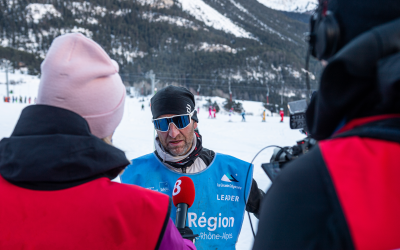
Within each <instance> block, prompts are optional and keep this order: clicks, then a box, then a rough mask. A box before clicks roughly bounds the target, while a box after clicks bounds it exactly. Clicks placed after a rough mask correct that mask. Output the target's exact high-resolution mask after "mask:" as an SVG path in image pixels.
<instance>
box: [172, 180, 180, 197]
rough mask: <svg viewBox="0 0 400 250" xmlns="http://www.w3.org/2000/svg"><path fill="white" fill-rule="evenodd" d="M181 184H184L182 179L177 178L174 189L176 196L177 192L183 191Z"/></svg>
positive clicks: (173, 194)
mask: <svg viewBox="0 0 400 250" xmlns="http://www.w3.org/2000/svg"><path fill="white" fill-rule="evenodd" d="M181 184H182V181H181V180H177V181H176V182H175V186H174V190H173V192H172V196H175V195H177V194H179V193H180V192H181Z"/></svg>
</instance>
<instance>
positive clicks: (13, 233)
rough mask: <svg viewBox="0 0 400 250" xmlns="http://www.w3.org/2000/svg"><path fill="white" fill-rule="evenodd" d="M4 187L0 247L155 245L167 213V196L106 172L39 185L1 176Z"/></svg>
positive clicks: (1, 187) (153, 246) (106, 247)
mask: <svg viewBox="0 0 400 250" xmlns="http://www.w3.org/2000/svg"><path fill="white" fill-rule="evenodd" d="M0 190H1V192H0V200H1V203H2V204H7V206H3V205H2V206H0V225H1V226H0V249H85V250H87V249H155V247H156V244H157V242H158V240H159V236H160V234H161V230H162V229H163V225H164V223H165V221H166V219H168V214H167V213H168V207H169V206H168V205H169V198H168V196H166V195H163V194H160V193H157V192H153V191H150V190H146V189H144V188H140V187H137V186H133V185H124V184H119V183H114V182H111V181H110V180H109V179H108V178H100V179H96V180H93V181H90V182H88V183H85V184H82V185H79V186H75V187H72V188H68V189H63V190H57V191H36V190H30V189H24V188H20V187H18V186H15V185H13V184H10V183H8V182H7V181H6V180H4V179H3V178H2V177H0ZM149 232H150V233H149Z"/></svg>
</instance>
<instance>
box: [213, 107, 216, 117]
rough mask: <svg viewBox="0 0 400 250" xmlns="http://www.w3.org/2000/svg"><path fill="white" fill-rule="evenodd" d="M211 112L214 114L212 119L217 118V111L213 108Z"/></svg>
mask: <svg viewBox="0 0 400 250" xmlns="http://www.w3.org/2000/svg"><path fill="white" fill-rule="evenodd" d="M213 112H214V119H215V118H217V109H216V108H215V107H214V109H213Z"/></svg>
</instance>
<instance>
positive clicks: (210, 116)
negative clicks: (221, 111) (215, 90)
mask: <svg viewBox="0 0 400 250" xmlns="http://www.w3.org/2000/svg"><path fill="white" fill-rule="evenodd" d="M212 117H213V116H212V107H211V106H210V107H209V108H208V118H212Z"/></svg>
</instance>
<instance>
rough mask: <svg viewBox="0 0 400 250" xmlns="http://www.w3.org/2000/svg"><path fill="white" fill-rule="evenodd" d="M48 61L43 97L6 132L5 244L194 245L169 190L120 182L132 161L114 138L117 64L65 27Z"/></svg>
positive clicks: (165, 249) (112, 249) (120, 95)
mask: <svg viewBox="0 0 400 250" xmlns="http://www.w3.org/2000/svg"><path fill="white" fill-rule="evenodd" d="M41 69H42V76H41V80H40V85H39V95H38V99H37V104H36V105H29V106H27V107H25V108H24V109H23V110H22V112H21V115H20V117H19V119H18V122H17V124H16V126H15V128H14V131H13V133H12V134H11V136H10V137H9V138H3V139H2V140H0V200H1V201H2V203H1V206H0V249H1V250H12V249H77V250H86V249H107V250H118V249H141V250H142V249H143V250H147V249H148V250H150V249H159V250H170V249H182V250H195V249H196V247H195V245H194V243H193V242H192V241H191V240H188V239H184V238H183V237H182V236H181V234H180V232H179V231H178V229H177V228H176V227H175V225H174V222H173V221H172V220H171V218H170V214H171V199H170V198H169V197H168V196H167V195H165V194H162V193H159V192H154V191H151V190H148V189H145V188H141V187H139V186H135V185H127V184H121V183H116V182H113V181H112V180H113V179H115V178H116V177H117V176H118V175H119V174H120V173H121V172H122V171H123V170H124V169H125V168H126V166H128V165H129V164H130V161H129V160H128V159H127V158H126V156H125V153H124V152H123V151H122V150H120V149H118V148H117V147H114V146H113V145H110V144H111V137H112V135H113V133H114V131H115V129H116V127H117V126H118V124H119V123H120V122H121V119H122V115H123V112H124V102H125V92H126V90H125V87H124V85H123V84H122V80H121V78H120V76H119V75H118V70H119V69H118V65H117V63H116V62H115V61H113V60H111V58H110V57H109V56H108V55H107V53H106V52H105V51H104V50H103V49H102V48H101V47H100V45H98V44H97V43H95V42H94V41H92V40H90V39H88V38H86V37H85V36H83V35H81V34H66V35H63V36H59V37H57V38H56V39H55V40H54V41H53V43H52V45H51V47H50V49H49V51H48V53H47V55H46V58H45V60H44V61H43V63H42V65H41Z"/></svg>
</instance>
